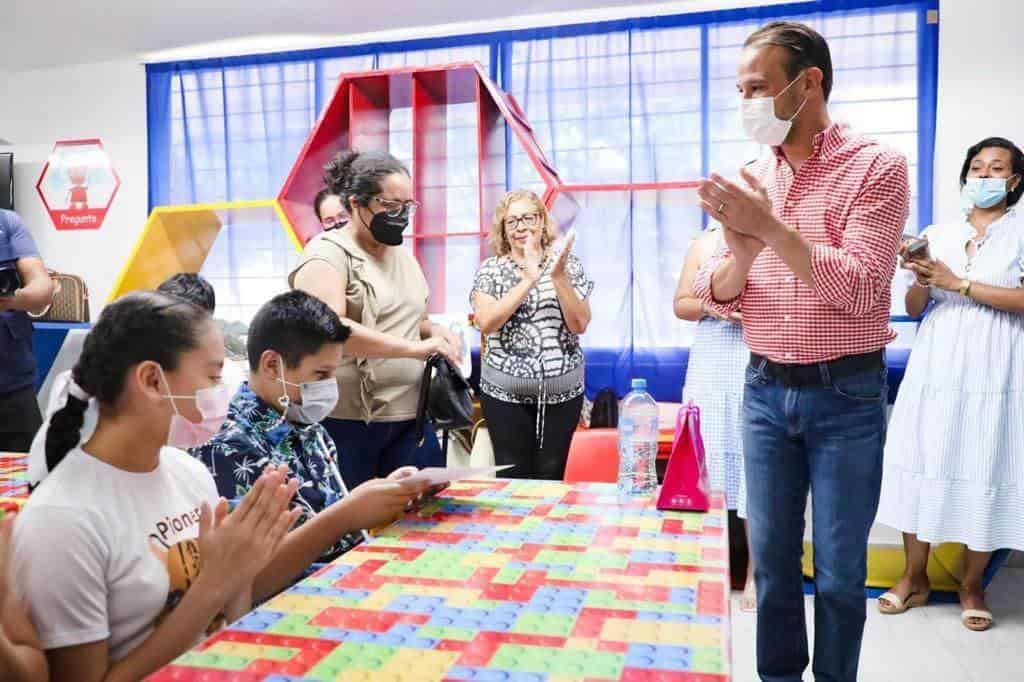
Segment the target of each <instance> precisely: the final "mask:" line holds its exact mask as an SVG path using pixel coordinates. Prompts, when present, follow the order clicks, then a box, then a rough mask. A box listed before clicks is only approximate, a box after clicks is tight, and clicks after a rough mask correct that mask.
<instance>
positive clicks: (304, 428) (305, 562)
mask: <svg viewBox="0 0 1024 682" xmlns="http://www.w3.org/2000/svg"><path fill="white" fill-rule="evenodd" d="M348 336H349V329H348V327H347V326H345V325H344V324H342V322H341V320H340V319H339V318H338V316H337V315H336V314H335V313H334V311H332V310H331V309H330V308H329V307H328V306H327V305H326V304H325V303H323V302H322V301H320V300H319V299H318V298H315V297H313V296H310V295H309V294H306V293H304V292H302V291H291V292H288V293H286V294H281V295H279V296H276V297H275V298H273V299H271V300H270V301H269V302H268V303H266V304H265V305H264V306H263V307H262V308H261V309H260V310H259V312H257V313H256V316H255V317H254V318H253V320H252V323H251V324H250V325H249V334H248V338H247V341H246V346H247V351H248V356H249V368H250V373H249V381H248V382H247V383H243V384H242V385H241V386H240V387H239V389H238V392H237V393H236V394H235V396H234V398H233V399H232V401H231V405H230V407H229V408H228V416H227V419H226V420H225V422H224V424H223V426H222V427H221V429H220V431H219V432H218V433H217V434H216V435H215V436H214V437H213V438H212V439H211V440H210V441H208V442H207V443H206V444H205V445H201V446H199V447H196V448H193V449H192V451H191V452H192V455H193V456H194V457H196V458H197V459H199V460H200V461H201V462H203V463H204V464H205V465H206V466H207V468H208V469H209V470H210V472H211V473H212V474H213V478H214V481H215V482H216V484H217V491H218V493H219V494H220V495H222V496H224V497H226V498H227V499H229V500H233V499H238V498H241V497H243V496H244V495H245V494H246V493H247V492H248V491H249V490H250V489H251V488H252V487H253V485H255V483H256V481H257V480H258V479H259V476H260V473H261V472H262V471H263V469H264V468H266V467H267V466H268V465H270V464H273V465H275V466H279V465H281V464H286V465H287V466H288V469H289V471H290V472H291V474H292V475H293V476H294V477H295V478H297V479H298V480H299V488H298V492H297V494H296V496H295V499H294V501H293V504H294V505H297V506H298V507H300V508H301V514H300V516H299V522H298V526H297V528H296V529H295V530H293V531H292V532H291V533H289V537H288V538H287V539H286V540H285V542H284V544H283V546H282V548H281V550H280V551H279V552H278V555H277V556H276V557H275V559H274V560H273V563H274V566H273V567H272V569H271V570H269V571H267V573H268V574H273V575H275V576H283V577H288V576H298V575H299V574H300V573H301V572H302V571H303V570H305V569H306V568H307V567H308V566H309V564H311V563H312V562H314V561H328V560H330V559H332V558H334V557H336V556H338V554H340V553H342V552H344V551H346V550H347V549H349V548H350V547H352V546H353V545H354V544H356V543H358V542H359V541H360V540H361V539H362V537H363V535H362V530H361V529H365V528H374V527H377V526H382V525H385V524H387V523H389V522H390V521H392V520H394V519H395V518H396V517H397V516H399V515H400V514H401V513H402V512H404V510H405V509H406V507H407V506H408V505H409V504H410V503H411V502H412V501H413V500H414V499H415V498H416V496H417V495H419V494H420V493H423V492H424V487H425V486H424V485H423V484H418V483H413V482H411V481H405V482H403V481H402V480H401V479H403V478H405V477H407V476H408V475H410V473H412V472H411V471H408V470H402V469H400V470H398V471H397V472H395V473H394V474H392V475H391V477H389V478H387V479H374V480H370V481H367V482H366V483H364V484H362V485H360V486H358V487H357V488H355V489H353V490H352V491H351V492H349V491H348V490H347V489H346V486H345V483H344V481H343V480H342V478H341V475H340V473H339V469H338V462H337V458H338V452H337V449H336V448H335V445H334V441H333V440H332V439H331V437H330V435H329V434H328V433H327V430H326V429H324V427H323V426H321V425H320V424H319V422H320V421H321V420H322V419H323V418H324V417H326V416H327V415H328V414H330V412H331V410H332V409H334V405H335V403H336V402H337V399H338V382H337V381H336V380H335V378H334V375H335V372H336V371H337V369H338V365H339V364H341V357H342V344H343V343H344V342H345V340H346V339H347V338H348ZM284 586H285V585H284V584H275V585H268V586H257V588H256V592H257V594H262V595H267V594H273V592H274V591H275V590H276V589H279V588H281V587H284Z"/></svg>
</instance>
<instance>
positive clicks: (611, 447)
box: [562, 429, 619, 483]
mask: <svg viewBox="0 0 1024 682" xmlns="http://www.w3.org/2000/svg"><path fill="white" fill-rule="evenodd" d="M618 478H619V432H618V431H617V430H616V429H585V430H581V431H577V432H576V433H574V434H573V436H572V445H570V446H569V459H568V460H567V461H566V463H565V476H563V477H562V480H563V481H564V482H565V483H615V482H616V481H617V480H618Z"/></svg>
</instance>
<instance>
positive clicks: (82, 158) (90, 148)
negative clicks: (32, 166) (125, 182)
mask: <svg viewBox="0 0 1024 682" xmlns="http://www.w3.org/2000/svg"><path fill="white" fill-rule="evenodd" d="M120 186H121V179H120V178H119V177H118V176H117V172H116V171H115V170H114V167H113V166H112V165H111V163H110V157H109V156H107V152H106V150H104V149H103V143H102V142H100V140H98V139H93V140H62V141H60V142H57V143H56V144H55V145H53V152H51V153H50V158H49V159H48V160H47V161H46V165H44V166H43V172H42V173H40V175H39V181H38V182H37V183H36V191H38V192H39V197H40V198H41V199H42V200H43V204H45V205H46V210H47V212H48V213H49V214H50V219H51V220H52V221H53V226H54V227H55V228H57V229H58V230H97V229H99V227H100V225H102V224H103V219H104V218H105V217H106V216H107V211H108V210H109V209H110V204H111V203H113V201H114V196H115V195H116V194H117V190H118V188H119V187H120Z"/></svg>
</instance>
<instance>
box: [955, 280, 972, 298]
mask: <svg viewBox="0 0 1024 682" xmlns="http://www.w3.org/2000/svg"><path fill="white" fill-rule="evenodd" d="M957 291H958V292H959V293H960V295H961V296H963V297H964V298H969V297H970V295H971V280H969V279H963V280H960V286H959V287H958V288H957Z"/></svg>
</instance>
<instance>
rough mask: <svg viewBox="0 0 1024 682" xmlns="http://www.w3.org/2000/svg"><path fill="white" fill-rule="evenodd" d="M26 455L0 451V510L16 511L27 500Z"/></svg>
mask: <svg viewBox="0 0 1024 682" xmlns="http://www.w3.org/2000/svg"><path fill="white" fill-rule="evenodd" d="M27 460H28V458H27V456H26V455H21V454H16V453H0V510H3V511H5V512H6V511H17V510H18V509H20V508H21V506H22V505H23V504H25V502H27V501H28V464H27Z"/></svg>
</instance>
